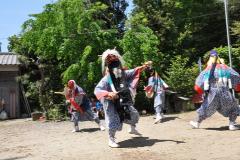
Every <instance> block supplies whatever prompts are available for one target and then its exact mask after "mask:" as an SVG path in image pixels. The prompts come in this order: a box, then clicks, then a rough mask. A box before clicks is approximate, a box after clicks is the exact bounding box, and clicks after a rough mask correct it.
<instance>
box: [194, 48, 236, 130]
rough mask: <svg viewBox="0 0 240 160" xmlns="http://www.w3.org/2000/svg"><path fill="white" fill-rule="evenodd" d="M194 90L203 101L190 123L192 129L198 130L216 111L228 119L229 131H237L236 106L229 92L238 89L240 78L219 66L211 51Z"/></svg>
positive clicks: (214, 53) (232, 71)
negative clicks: (202, 96) (201, 96)
mask: <svg viewBox="0 0 240 160" xmlns="http://www.w3.org/2000/svg"><path fill="white" fill-rule="evenodd" d="M194 89H195V90H196V91H197V92H198V93H200V94H202V93H204V95H205V96H204V100H203V103H202V105H201V107H200V108H199V109H198V110H197V114H198V115H197V119H196V121H190V125H191V126H192V127H193V128H199V125H200V123H201V122H202V121H203V120H204V119H206V118H208V117H210V116H211V115H213V114H214V113H215V112H216V111H218V112H219V113H220V114H222V115H223V116H224V117H229V121H230V122H229V130H236V129H238V127H237V126H235V120H236V118H237V116H238V112H239V111H238V110H239V108H238V104H237V102H236V100H235V98H234V96H233V95H232V93H231V91H233V90H234V89H235V90H237V91H239V89H240V76H239V74H238V73H237V72H236V71H234V70H233V69H232V68H230V67H228V66H227V65H225V64H221V62H220V60H219V57H218V54H217V52H216V51H214V50H212V51H211V52H210V58H209V61H208V66H207V68H206V69H205V70H204V71H202V72H201V73H200V75H199V76H198V77H197V79H196V83H195V87H194Z"/></svg>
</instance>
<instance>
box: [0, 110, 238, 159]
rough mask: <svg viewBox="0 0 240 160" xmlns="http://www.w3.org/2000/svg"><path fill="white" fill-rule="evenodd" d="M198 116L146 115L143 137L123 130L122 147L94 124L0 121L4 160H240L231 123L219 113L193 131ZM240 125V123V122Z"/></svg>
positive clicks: (119, 137)
mask: <svg viewBox="0 0 240 160" xmlns="http://www.w3.org/2000/svg"><path fill="white" fill-rule="evenodd" d="M194 117H195V112H188V113H181V114H171V115H167V118H166V119H165V120H164V122H163V123H160V124H153V121H154V119H153V116H147V117H141V118H140V121H139V124H138V126H137V128H138V130H139V131H140V132H141V134H142V136H133V135H130V134H128V133H127V129H128V125H126V124H125V125H124V127H123V130H122V131H121V132H118V133H117V135H116V137H117V142H119V144H120V146H121V148H114V149H113V148H109V147H108V145H107V142H108V141H107V132H106V131H100V130H99V129H98V127H97V125H96V124H95V123H93V122H89V121H85V122H81V123H80V127H81V129H82V132H78V133H72V132H71V130H72V123H71V122H68V121H66V122H39V121H38V122H36V121H31V120H30V119H18V120H8V121H1V122H0V146H1V148H0V160H18V159H19V160H23V159H26V160H83V159H84V160H85V159H86V160H92V159H94V160H126V159H127V160H131V159H134V160H145V159H147V160H208V159H214V160H215V159H216V160H226V159H227V160H239V159H240V130H238V131H229V130H228V127H227V125H228V120H227V118H224V117H222V116H221V115H219V114H218V113H216V114H215V115H213V116H212V117H211V118H209V119H207V120H205V121H204V122H203V123H202V124H201V126H200V127H201V128H200V129H191V128H190V126H189V121H190V120H191V119H194ZM238 123H239V124H240V120H238Z"/></svg>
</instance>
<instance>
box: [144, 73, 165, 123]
mask: <svg viewBox="0 0 240 160" xmlns="http://www.w3.org/2000/svg"><path fill="white" fill-rule="evenodd" d="M148 72H149V74H150V77H149V78H148V85H147V86H146V87H145V88H144V90H145V92H147V94H146V95H147V97H148V98H152V97H153V96H154V110H155V113H156V120H155V122H154V123H155V124H157V123H158V122H161V120H162V119H163V118H164V115H163V110H164V109H165V90H166V89H167V88H168V85H167V84H166V83H165V82H164V81H163V80H162V78H161V77H160V76H159V75H158V73H157V71H155V69H153V68H150V69H149V70H148ZM148 94H149V96H148Z"/></svg>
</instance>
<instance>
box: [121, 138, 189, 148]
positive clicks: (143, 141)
mask: <svg viewBox="0 0 240 160" xmlns="http://www.w3.org/2000/svg"><path fill="white" fill-rule="evenodd" d="M158 142H175V143H176V144H180V143H185V142H184V141H175V140H170V139H163V140H161V139H149V137H133V138H131V139H128V140H125V141H121V142H119V143H118V144H119V145H120V148H135V147H146V146H152V145H154V144H155V143H158Z"/></svg>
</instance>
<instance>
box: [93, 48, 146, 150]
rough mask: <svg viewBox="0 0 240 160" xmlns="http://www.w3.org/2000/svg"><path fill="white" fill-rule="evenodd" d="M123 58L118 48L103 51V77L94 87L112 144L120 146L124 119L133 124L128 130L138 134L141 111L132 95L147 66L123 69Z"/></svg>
mask: <svg viewBox="0 0 240 160" xmlns="http://www.w3.org/2000/svg"><path fill="white" fill-rule="evenodd" d="M122 65H123V59H122V57H121V56H120V55H119V53H118V51H116V50H115V49H113V50H110V49H108V50H106V51H105V52H104V53H103V54H102V72H103V75H104V77H103V78H102V79H101V81H100V82H99V83H98V84H97V86H96V88H95V91H94V93H95V95H96V97H97V98H98V99H99V100H100V101H101V103H102V104H103V107H104V112H105V121H106V126H107V128H108V133H109V143H108V145H109V146H110V147H114V148H115V147H119V145H118V144H117V143H116V141H115V133H116V131H117V130H118V131H120V130H121V129H122V124H123V122H125V123H128V124H130V129H129V133H130V134H137V135H139V133H138V131H137V130H136V123H138V120H139V113H138V111H137V110H136V109H135V108H134V107H133V105H134V102H133V97H134V96H135V91H136V87H137V82H138V80H139V76H140V73H141V71H142V70H143V69H144V68H145V67H146V65H143V66H140V67H137V68H135V69H131V70H124V69H123V66H122Z"/></svg>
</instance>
